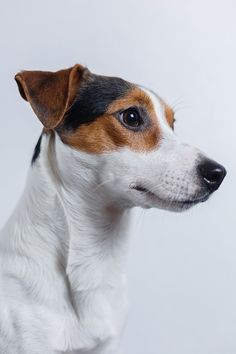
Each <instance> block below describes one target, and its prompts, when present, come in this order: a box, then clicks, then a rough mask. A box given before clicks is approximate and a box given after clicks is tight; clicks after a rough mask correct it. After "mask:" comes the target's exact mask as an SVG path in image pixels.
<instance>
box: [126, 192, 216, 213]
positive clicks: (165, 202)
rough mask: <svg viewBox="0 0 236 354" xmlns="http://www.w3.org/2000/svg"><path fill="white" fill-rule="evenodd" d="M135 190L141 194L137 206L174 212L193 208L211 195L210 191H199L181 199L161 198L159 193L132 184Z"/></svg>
mask: <svg viewBox="0 0 236 354" xmlns="http://www.w3.org/2000/svg"><path fill="white" fill-rule="evenodd" d="M130 188H131V189H133V190H134V192H136V193H138V194H139V197H138V199H139V202H138V204H139V205H137V206H141V207H143V208H145V209H149V208H158V209H164V210H168V211H174V212H182V211H185V210H188V209H190V208H192V207H193V206H195V205H197V204H199V203H203V202H205V201H206V200H207V199H208V198H209V197H210V193H209V192H203V193H199V195H195V196H194V197H190V198H189V199H185V200H181V199H177V198H176V199H175V198H172V199H171V198H169V199H165V198H161V197H159V196H158V195H157V194H155V193H153V192H151V191H150V190H148V189H146V188H144V187H142V186H137V185H136V186H132V187H130Z"/></svg>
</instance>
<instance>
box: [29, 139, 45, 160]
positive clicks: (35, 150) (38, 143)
mask: <svg viewBox="0 0 236 354" xmlns="http://www.w3.org/2000/svg"><path fill="white" fill-rule="evenodd" d="M42 135H43V134H41V135H40V137H39V140H38V142H37V144H36V146H35V148H34V153H33V157H32V160H31V165H33V164H34V162H35V161H36V160H37V158H38V157H39V154H40V150H41V141H42Z"/></svg>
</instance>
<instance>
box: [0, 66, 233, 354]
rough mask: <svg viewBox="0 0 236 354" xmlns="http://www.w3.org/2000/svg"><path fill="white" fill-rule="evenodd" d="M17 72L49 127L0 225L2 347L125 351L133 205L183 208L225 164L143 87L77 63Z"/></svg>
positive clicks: (30, 352)
mask: <svg viewBox="0 0 236 354" xmlns="http://www.w3.org/2000/svg"><path fill="white" fill-rule="evenodd" d="M15 79H16V82H17V84H18V88H19V92H20V95H21V96H22V98H23V99H24V100H26V101H28V102H29V103H30V105H31V107H32V109H33V111H34V113H35V114H36V116H37V117H38V118H39V120H40V121H41V123H42V125H43V131H42V134H41V136H40V138H39V141H38V143H37V145H36V148H35V151H34V154H33V158H32V163H31V168H30V170H29V175H28V180H27V185H26V188H25V191H24V193H23V195H22V197H21V199H20V202H19V203H18V206H17V207H16V209H15V211H14V213H13V215H12V216H11V217H10V219H9V220H8V221H7V223H6V225H5V226H4V228H3V229H2V231H1V234H0V263H1V264H0V352H1V353H2V354H3V353H5V354H56V353H57V354H58V353H67V354H69V353H71V354H72V353H74V354H75V353H78V354H84V353H87V354H113V353H117V351H118V348H119V339H120V335H121V333H122V329H123V325H124V321H125V315H126V311H127V300H126V276H125V259H126V253H127V248H128V239H129V237H128V235H129V225H130V220H131V214H132V212H131V209H132V208H133V207H136V206H138V207H142V208H161V209H166V210H171V211H177V212H180V211H184V210H187V209H189V208H190V207H192V206H194V205H196V204H198V203H200V202H204V201H206V200H207V199H208V198H209V196H210V195H211V194H212V193H213V192H214V191H216V190H217V189H218V188H219V186H220V184H221V182H222V181H223V179H224V177H225V175H226V170H225V168H224V167H223V166H221V165H220V164H218V163H216V162H215V161H213V160H210V159H209V158H207V157H206V156H205V155H204V154H203V153H202V152H201V151H199V150H198V149H196V148H195V147H192V146H189V145H187V144H183V143H181V142H180V141H179V140H178V139H177V137H176V135H175V133H174V121H175V118H174V112H173V110H172V108H171V107H170V106H169V105H167V104H166V103H165V102H164V100H163V99H162V98H160V97H159V96H158V95H157V94H156V93H154V92H153V91H151V90H149V89H147V88H144V87H142V86H138V85H136V84H132V83H130V82H127V81H125V80H123V79H120V78H116V77H107V76H101V75H96V74H93V73H91V72H90V71H89V70H88V69H87V68H85V67H83V66H82V65H79V64H77V65H75V66H73V67H71V68H68V69H65V70H60V71H57V72H44V71H23V72H20V73H18V74H17V75H16V77H15Z"/></svg>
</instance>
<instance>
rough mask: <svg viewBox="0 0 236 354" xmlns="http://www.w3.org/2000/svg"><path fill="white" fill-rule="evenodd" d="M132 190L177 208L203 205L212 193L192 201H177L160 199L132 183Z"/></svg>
mask: <svg viewBox="0 0 236 354" xmlns="http://www.w3.org/2000/svg"><path fill="white" fill-rule="evenodd" d="M130 189H134V190H136V191H138V192H140V193H143V194H145V195H146V196H148V197H150V198H152V199H155V200H158V201H160V202H165V203H171V204H172V205H176V206H182V207H191V206H193V205H195V204H198V203H203V202H205V201H206V200H207V199H208V198H209V196H210V193H204V194H203V195H202V196H200V197H195V198H192V199H186V200H177V199H170V200H164V199H162V198H160V197H159V196H158V195H157V194H155V193H154V192H152V191H151V190H149V189H148V188H146V187H144V186H142V185H139V184H135V183H131V184H130Z"/></svg>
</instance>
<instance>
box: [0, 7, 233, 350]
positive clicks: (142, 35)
mask: <svg viewBox="0 0 236 354" xmlns="http://www.w3.org/2000/svg"><path fill="white" fill-rule="evenodd" d="M235 16H236V2H235V1H234V0H222V1H217V0H195V1H191V0H178V1H177V0H176V1H174V0H140V1H139V0H119V1H118V0H116V1H114V0H99V1H98V0H97V1H89V0H70V1H62V0H50V1H49V0H41V1H34V0H28V1H27V0H21V1H17V0H15V1H14V0H1V2H0V35H1V47H0V48H1V54H0V61H1V65H0V77H1V90H0V97H1V114H0V123H1V125H0V126H1V129H0V162H1V173H0V225H2V224H3V223H4V221H5V220H6V218H7V216H8V215H9V214H10V212H11V210H12V209H13V207H14V205H15V203H16V201H17V199H18V197H19V195H20V193H21V191H22V189H23V186H24V183H25V177H26V172H27V169H28V166H29V161H30V158H31V155H32V151H33V148H34V145H35V143H36V141H37V138H38V136H39V134H40V130H41V126H40V123H39V122H38V121H37V119H36V117H35V116H34V114H33V113H32V111H31V109H30V107H29V106H28V105H27V104H26V103H25V102H24V101H23V100H22V99H21V98H20V96H19V94H18V91H17V88H16V84H15V82H14V80H13V77H14V74H15V73H16V72H17V71H19V70H22V69H41V70H57V69H60V68H65V67H68V66H71V65H73V64H74V63H76V62H79V63H82V64H84V65H87V66H88V67H89V68H90V69H91V70H93V71H95V72H97V73H101V74H107V75H118V76H122V77H123V78H126V79H128V80H130V81H134V82H137V83H140V84H143V85H145V86H147V87H150V88H152V89H153V90H155V91H156V92H158V93H159V94H160V95H161V96H163V97H164V98H165V99H166V100H167V101H168V102H169V103H171V104H176V111H177V113H176V117H177V123H176V132H177V134H179V135H181V137H182V138H183V140H185V141H187V142H189V143H191V144H195V145H197V146H198V147H200V148H201V149H202V150H204V151H205V152H207V153H208V155H209V156H210V157H212V158H215V159H216V160H217V161H219V162H221V163H223V164H224V165H225V166H226V168H227V170H228V175H227V178H226V179H225V181H224V183H223V185H222V187H221V188H220V190H219V191H218V192H217V193H216V194H215V195H214V196H213V197H212V199H211V200H210V201H209V202H207V203H206V204H202V205H199V206H197V207H195V209H193V210H191V211H189V212H186V213H184V214H172V213H168V212H163V211H158V210H150V211H145V212H143V211H141V210H137V222H136V223H135V228H134V237H133V240H132V245H131V250H130V257H129V262H128V272H129V298H130V313H129V318H128V323H127V327H126V332H125V335H124V339H123V348H124V353H126V354H146V353H147V354H235V353H236V232H235V231H236V226H235V225H236V222H235V219H236V215H235V212H236V208H235V204H236V192H235V185H234V183H235V182H236V167H235V154H236V139H235V130H236V109H235V101H236V69H235V65H236V21H235Z"/></svg>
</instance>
